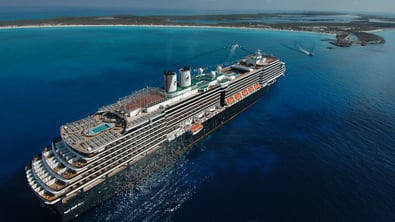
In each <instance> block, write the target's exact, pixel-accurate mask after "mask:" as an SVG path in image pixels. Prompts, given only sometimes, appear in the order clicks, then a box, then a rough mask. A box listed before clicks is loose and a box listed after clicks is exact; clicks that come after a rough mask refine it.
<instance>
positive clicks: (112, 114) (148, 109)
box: [60, 52, 277, 154]
mask: <svg viewBox="0 0 395 222" xmlns="http://www.w3.org/2000/svg"><path fill="white" fill-rule="evenodd" d="M276 60H277V58H275V57H272V56H262V55H261V54H260V53H259V52H258V53H256V54H253V55H249V56H247V57H245V58H244V59H242V60H240V61H238V62H237V63H235V64H233V65H231V66H228V67H225V68H223V69H219V70H218V69H217V71H212V72H209V73H206V74H204V73H200V74H199V75H195V76H193V77H192V79H191V80H192V81H191V86H189V87H179V86H178V87H177V90H176V91H175V92H172V93H166V92H165V90H164V89H162V88H151V87H147V88H144V89H141V90H139V91H136V92H134V93H132V94H131V95H129V96H126V97H122V98H120V99H119V100H118V101H117V102H115V103H113V104H110V105H107V106H103V107H101V108H100V109H99V110H98V111H97V112H96V113H95V114H94V115H92V116H88V117H86V118H84V119H81V120H77V121H75V122H72V123H68V124H65V125H63V126H62V127H61V128H60V131H61V137H62V139H63V141H64V142H66V143H67V144H68V145H69V146H70V147H72V148H74V149H75V150H77V151H79V152H81V153H87V154H89V153H93V152H97V151H99V150H101V149H102V148H104V146H106V145H108V144H110V143H112V142H113V141H114V140H116V139H118V138H120V137H122V136H123V134H124V132H125V131H127V130H128V129H131V128H133V127H136V126H138V125H140V124H143V123H144V122H147V121H150V119H152V118H154V117H155V116H158V115H160V113H161V111H162V110H161V109H163V107H166V105H170V104H171V103H173V102H177V101H179V100H180V99H187V98H188V97H191V96H194V95H195V94H196V93H199V92H200V91H202V90H203V91H206V90H209V89H210V88H212V87H215V86H217V85H224V84H226V83H227V82H229V81H234V80H235V79H238V78H240V77H242V76H244V75H248V74H249V73H252V72H255V71H256V70H258V69H261V68H263V67H264V66H266V65H269V64H271V63H272V62H274V61H276ZM175 98H176V99H175Z"/></svg>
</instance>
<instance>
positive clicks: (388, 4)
mask: <svg viewBox="0 0 395 222" xmlns="http://www.w3.org/2000/svg"><path fill="white" fill-rule="evenodd" d="M1 6H16V7H27V6H40V7H41V6H68V7H71V6H80V7H130V8H150V9H161V8H163V9H188V10H193V9H196V10H247V9H254V10H260V9H262V10H306V11H310V10H312V11H357V12H358V11H364V12H369V11H370V12H387V13H395V0H0V7H1Z"/></svg>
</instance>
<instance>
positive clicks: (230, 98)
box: [226, 97, 234, 104]
mask: <svg viewBox="0 0 395 222" xmlns="http://www.w3.org/2000/svg"><path fill="white" fill-rule="evenodd" d="M233 102H234V100H233V97H229V98H227V99H226V103H227V104H232V103H233Z"/></svg>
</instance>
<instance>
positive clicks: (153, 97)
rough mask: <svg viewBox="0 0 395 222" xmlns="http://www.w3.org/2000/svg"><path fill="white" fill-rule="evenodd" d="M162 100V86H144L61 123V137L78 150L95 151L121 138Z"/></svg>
mask: <svg viewBox="0 0 395 222" xmlns="http://www.w3.org/2000/svg"><path fill="white" fill-rule="evenodd" d="M164 100H165V94H164V91H163V89H159V88H144V89H142V90H139V91H137V92H134V93H132V94H131V95H129V96H126V97H123V98H120V99H119V100H118V101H117V102H116V103H113V104H110V105H107V106H104V107H102V108H100V109H99V110H98V112H97V113H95V114H94V115H92V116H88V117H86V118H83V119H80V120H77V121H75V122H72V123H68V124H65V125H63V126H62V127H61V128H60V132H61V137H62V139H63V141H65V142H66V143H67V145H69V146H70V147H72V148H74V149H75V150H77V151H79V152H81V153H86V154H89V153H93V152H96V151H99V150H101V149H102V148H104V146H106V145H108V144H110V143H112V142H113V141H114V140H116V139H118V138H120V137H122V135H123V132H124V131H125V129H127V128H131V127H132V126H133V125H138V124H139V123H140V122H143V121H145V120H147V118H148V119H149V116H150V115H149V112H148V111H147V109H148V108H149V107H152V106H153V105H155V104H158V103H160V102H162V101H164Z"/></svg>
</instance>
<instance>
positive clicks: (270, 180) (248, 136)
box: [0, 27, 395, 222]
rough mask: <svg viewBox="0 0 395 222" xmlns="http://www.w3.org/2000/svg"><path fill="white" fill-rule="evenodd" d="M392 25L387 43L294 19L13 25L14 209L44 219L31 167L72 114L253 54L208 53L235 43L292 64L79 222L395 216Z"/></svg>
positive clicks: (5, 154)
mask: <svg viewBox="0 0 395 222" xmlns="http://www.w3.org/2000/svg"><path fill="white" fill-rule="evenodd" d="M379 34H380V35H382V36H384V37H385V38H386V40H387V41H386V43H385V44H384V45H375V46H366V47H360V46H355V47H352V48H336V49H333V50H329V49H327V48H326V47H327V46H328V43H327V42H324V41H321V39H323V38H327V37H328V36H326V35H321V34H311V33H297V32H284V31H254V30H237V29H184V28H182V29H181V28H126V27H124V28H120V27H115V28H109V27H107V28H48V29H45V28H41V29H13V30H11V29H9V30H0V52H1V53H0V104H1V111H0V112H1V113H0V123H1V127H0V135H1V136H0V138H1V144H2V145H1V150H0V152H1V153H0V163H1V167H0V177H1V178H2V180H0V192H1V195H2V201H1V202H0V212H1V213H0V221H21V220H25V221H26V220H29V221H40V220H41V219H40V213H39V211H38V209H39V206H38V204H37V200H36V198H35V196H34V195H33V194H32V192H31V191H30V190H29V188H28V186H27V185H26V179H25V175H24V170H23V167H24V166H25V165H26V164H27V163H28V162H29V161H31V159H32V157H33V155H35V154H38V153H40V152H41V151H42V149H43V147H44V146H45V145H47V144H48V143H49V142H50V141H51V139H52V138H53V137H55V136H57V135H58V133H59V126H60V125H61V124H64V123H67V122H70V121H73V120H76V119H78V118H81V117H83V116H86V115H88V114H90V113H92V112H95V111H96V110H97V108H98V107H100V106H102V105H105V104H108V103H110V102H114V101H116V100H117V98H118V97H121V96H125V95H127V94H129V93H130V92H131V91H134V90H137V89H140V88H142V87H145V86H146V85H161V83H162V72H163V70H168V69H174V70H176V69H177V68H178V67H179V66H182V65H185V64H184V63H187V64H190V65H192V66H194V67H207V66H209V65H217V64H221V63H224V62H228V61H230V60H234V59H235V58H237V55H239V56H244V55H245V54H244V51H236V53H235V54H234V55H233V54H231V53H230V52H229V51H226V50H218V51H216V52H215V53H212V54H210V55H207V56H200V55H203V54H204V53H206V52H208V51H212V50H214V49H218V48H221V47H223V46H226V45H230V44H233V43H238V44H239V45H241V46H243V47H244V48H247V49H251V50H254V49H256V48H260V49H262V50H263V51H264V52H266V53H268V54H274V55H276V56H278V57H279V58H280V59H282V60H283V61H285V62H286V64H287V72H286V76H284V77H283V78H282V79H281V80H280V81H279V82H278V83H277V85H276V86H275V87H274V88H272V90H271V91H270V92H269V93H268V94H267V95H266V96H265V97H264V98H263V99H262V100H261V101H260V102H259V103H257V104H256V105H255V106H253V107H252V108H250V109H249V110H248V111H246V112H244V113H242V114H241V115H240V116H238V117H237V118H235V119H234V120H232V121H231V122H230V123H228V124H227V125H225V126H223V127H222V128H220V129H219V130H218V131H216V132H214V133H212V134H211V135H210V136H209V137H207V138H206V139H205V140H204V141H202V142H201V143H199V144H197V145H196V146H195V147H193V148H191V149H190V150H189V152H187V153H185V154H183V155H182V156H180V157H179V158H178V159H177V160H176V161H174V162H172V163H169V165H168V166H166V167H165V168H164V169H162V170H160V171H158V172H156V173H154V174H153V175H151V176H150V177H149V178H147V179H146V180H145V181H144V182H143V184H142V185H140V187H139V189H138V191H135V190H129V191H126V192H124V193H122V194H120V195H118V196H116V197H114V198H112V199H111V200H109V201H107V202H105V203H104V204H102V205H100V206H98V207H97V208H94V209H93V210H91V211H90V212H88V213H87V214H86V215H84V216H82V217H81V218H79V221H131V220H137V221H140V220H144V221H163V220H168V221H388V222H390V221H395V213H394V209H395V198H394V197H395V148H394V145H395V75H394V70H395V63H394V62H393V58H395V31H385V32H381V33H379ZM299 45H301V46H303V47H304V48H306V49H307V50H312V51H313V52H314V54H315V55H314V56H313V57H309V56H306V55H304V54H302V53H300V52H299V51H298V50H297V48H298V46H299ZM189 58H193V59H189ZM19 212H23V213H19Z"/></svg>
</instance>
